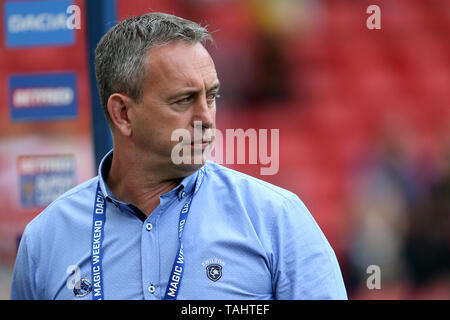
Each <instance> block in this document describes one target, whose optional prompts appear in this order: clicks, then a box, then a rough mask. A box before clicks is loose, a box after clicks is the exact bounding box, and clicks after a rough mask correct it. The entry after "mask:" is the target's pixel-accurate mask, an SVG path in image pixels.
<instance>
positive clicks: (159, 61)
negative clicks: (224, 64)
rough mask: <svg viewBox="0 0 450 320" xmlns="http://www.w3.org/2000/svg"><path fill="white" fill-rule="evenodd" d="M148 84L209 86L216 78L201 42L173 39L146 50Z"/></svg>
mask: <svg viewBox="0 0 450 320" xmlns="http://www.w3.org/2000/svg"><path fill="white" fill-rule="evenodd" d="M148 59H149V65H148V66H149V67H148V70H149V71H148V75H147V80H146V82H147V85H150V86H152V87H153V88H155V87H156V88H160V89H166V90H176V89H182V88H185V87H200V86H201V87H208V86H211V85H212V84H213V83H214V82H216V81H217V73H216V69H215V66H214V62H213V60H212V58H211V56H210V55H209V53H208V51H207V50H206V49H205V47H203V45H202V44H200V43H196V44H190V43H187V42H185V41H176V42H172V43H169V44H166V45H161V46H156V47H153V48H151V49H150V50H149V55H148Z"/></svg>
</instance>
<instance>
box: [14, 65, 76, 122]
mask: <svg viewBox="0 0 450 320" xmlns="http://www.w3.org/2000/svg"><path fill="white" fill-rule="evenodd" d="M8 98H9V110H10V116H11V120H12V121H15V122H17V121H51V120H64V119H70V118H74V117H76V116H77V115H78V106H77V90H76V75H75V73H54V74H28V75H27V74H25V75H12V76H10V77H9V97H8Z"/></svg>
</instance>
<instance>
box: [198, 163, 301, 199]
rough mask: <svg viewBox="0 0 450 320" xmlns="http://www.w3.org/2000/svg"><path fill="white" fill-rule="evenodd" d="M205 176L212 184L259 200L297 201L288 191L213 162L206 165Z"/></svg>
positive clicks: (295, 196) (294, 195) (293, 194)
mask: <svg viewBox="0 0 450 320" xmlns="http://www.w3.org/2000/svg"><path fill="white" fill-rule="evenodd" d="M206 174H207V176H208V177H209V178H210V179H211V180H212V181H213V182H215V183H222V184H223V185H224V186H226V187H228V189H231V190H234V191H237V192H243V193H246V194H248V195H253V196H257V197H259V198H261V199H264V198H266V199H271V200H274V201H279V202H284V201H289V200H293V199H298V197H297V195H296V194H295V193H293V192H291V191H289V190H286V189H283V188H281V187H279V186H276V185H274V184H271V183H269V182H266V181H264V180H261V179H258V178H255V177H252V176H250V175H247V174H245V173H242V172H239V171H236V170H233V169H230V168H227V167H224V166H222V165H220V164H217V163H214V162H210V161H208V162H207V163H206Z"/></svg>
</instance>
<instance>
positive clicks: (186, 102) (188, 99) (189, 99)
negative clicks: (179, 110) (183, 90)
mask: <svg viewBox="0 0 450 320" xmlns="http://www.w3.org/2000/svg"><path fill="white" fill-rule="evenodd" d="M192 100H193V96H192V95H189V96H187V97H184V98H183V99H180V100H178V101H177V103H179V104H188V103H191V102H192Z"/></svg>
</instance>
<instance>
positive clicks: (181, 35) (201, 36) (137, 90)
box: [95, 12, 213, 126]
mask: <svg viewBox="0 0 450 320" xmlns="http://www.w3.org/2000/svg"><path fill="white" fill-rule="evenodd" d="M177 40H183V41H187V42H189V43H192V44H195V43H201V44H202V45H205V43H206V42H207V41H208V40H209V41H213V39H212V36H211V34H210V33H209V31H208V30H207V29H206V27H202V26H200V25H199V24H197V23H195V22H192V21H189V20H186V19H183V18H180V17H177V16H174V15H171V14H166V13H160V12H152V13H147V14H143V15H140V16H136V17H131V18H127V19H125V20H123V21H121V22H120V23H118V24H117V25H115V26H114V27H113V28H111V29H110V30H109V31H108V32H107V33H106V34H105V35H104V36H103V37H102V38H101V39H100V41H99V43H98V44H97V47H96V49H95V75H96V78H97V86H98V90H99V94H100V99H101V103H102V107H103V111H104V113H105V117H106V120H107V121H108V123H109V125H110V126H111V125H112V121H111V117H110V115H109V112H108V107H107V105H108V99H109V97H110V96H111V95H112V94H113V93H123V94H126V95H127V96H129V97H130V98H132V99H133V100H134V101H135V102H137V103H139V102H141V99H142V95H143V82H144V79H145V76H146V75H147V72H148V51H149V50H150V48H151V47H153V46H156V45H164V44H169V43H171V42H173V41H177Z"/></svg>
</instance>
